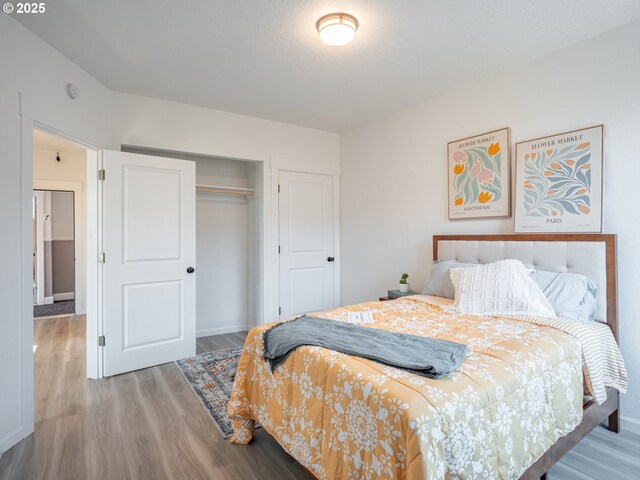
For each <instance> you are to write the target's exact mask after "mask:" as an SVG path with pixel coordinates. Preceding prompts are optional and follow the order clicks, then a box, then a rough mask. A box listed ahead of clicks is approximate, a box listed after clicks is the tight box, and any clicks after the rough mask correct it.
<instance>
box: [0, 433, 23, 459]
mask: <svg viewBox="0 0 640 480" xmlns="http://www.w3.org/2000/svg"><path fill="white" fill-rule="evenodd" d="M23 438H24V437H23V435H22V426H20V427H18V428H16V429H15V430H14V431H13V432H11V433H10V434H9V435H7V436H6V437H4V438H3V439H2V440H0V456H2V454H3V453H4V452H6V451H7V450H9V449H10V448H11V447H13V446H14V445H15V444H16V443H18V442H19V441H20V440H22V439H23Z"/></svg>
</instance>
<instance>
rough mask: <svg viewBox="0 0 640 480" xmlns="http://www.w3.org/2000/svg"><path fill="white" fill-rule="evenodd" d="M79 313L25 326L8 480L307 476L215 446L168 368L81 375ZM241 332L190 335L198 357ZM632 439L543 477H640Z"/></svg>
mask: <svg viewBox="0 0 640 480" xmlns="http://www.w3.org/2000/svg"><path fill="white" fill-rule="evenodd" d="M84 323H85V322H84V317H80V316H79V317H74V316H69V317H60V318H52V319H38V320H36V321H35V330H34V338H35V343H36V345H38V348H37V350H36V352H35V378H36V430H35V433H34V434H33V435H32V436H30V437H29V438H27V439H25V440H23V441H22V442H21V443H19V444H18V445H16V446H15V447H13V448H12V449H10V450H9V451H7V452H6V453H5V454H4V455H3V456H2V458H0V480H8V479H11V480H13V479H52V480H63V479H78V480H93V479H99V480H103V479H120V480H124V479H138V478H139V479H153V480H156V479H216V480H217V479H234V480H236V479H241V480H244V479H247V480H250V479H293V478H304V479H307V478H309V476H308V474H307V473H306V471H305V470H304V469H303V468H302V467H300V466H299V465H298V464H297V463H296V462H295V461H294V460H293V459H292V458H291V457H290V456H289V455H287V454H286V453H285V452H284V451H283V450H282V448H281V447H280V446H279V445H278V444H277V443H276V442H275V441H274V440H273V439H272V438H271V437H270V436H269V435H268V434H267V433H266V432H265V431H264V430H262V429H258V430H257V431H256V435H255V438H254V440H253V441H252V442H251V444H250V445H247V446H238V445H230V444H229V443H228V442H226V441H225V440H223V439H222V438H221V437H220V435H219V433H218V432H217V430H216V429H215V427H214V426H213V425H212V423H211V420H210V418H209V417H208V415H207V413H206V412H205V411H204V409H203V408H202V406H201V405H200V403H199V402H198V400H197V399H196V397H195V395H193V393H192V392H191V390H190V389H189V387H188V386H187V384H186V382H185V381H184V379H183V378H182V376H181V374H180V373H179V371H178V369H177V368H176V367H175V365H173V364H172V363H170V364H166V365H160V366H158V367H153V368H148V369H145V370H140V371H137V372H133V373H128V374H125V375H120V376H117V377H113V378H108V379H103V380H87V379H86V378H85V327H84ZM244 338H245V334H239V333H236V334H227V335H219V336H215V337H206V338H200V339H198V343H197V351H198V353H202V352H207V351H212V350H219V349H224V348H232V347H238V346H242V344H243V343H244ZM639 452H640V436H635V435H632V434H630V433H628V432H622V433H620V434H618V435H616V434H614V433H611V432H609V431H607V430H605V429H604V428H598V429H596V430H594V432H592V433H591V435H589V436H588V437H587V438H585V439H584V440H583V441H582V442H581V443H580V444H579V445H578V446H577V447H576V448H575V449H574V450H573V451H571V452H570V453H569V454H568V455H567V456H566V457H565V458H564V459H563V460H562V461H561V462H560V463H559V464H557V465H556V466H555V467H554V468H553V470H551V472H550V478H552V479H554V480H560V479H562V480H602V479H606V480H617V479H637V478H640V453H639Z"/></svg>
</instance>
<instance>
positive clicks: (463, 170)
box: [447, 128, 511, 220]
mask: <svg viewBox="0 0 640 480" xmlns="http://www.w3.org/2000/svg"><path fill="white" fill-rule="evenodd" d="M509 134H510V132H509V129H508V128H503V129H501V130H495V131H493V132H488V133H483V134H482V135H476V136H475V137H469V138H463V139H461V140H456V141H454V142H449V145H448V149H447V156H448V164H447V165H448V172H449V220H455V219H461V218H478V217H508V216H509V215H511V199H510V198H509V193H510V186H509V180H510V179H509V150H510V146H509Z"/></svg>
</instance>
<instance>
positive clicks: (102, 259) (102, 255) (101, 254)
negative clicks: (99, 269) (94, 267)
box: [98, 252, 107, 263]
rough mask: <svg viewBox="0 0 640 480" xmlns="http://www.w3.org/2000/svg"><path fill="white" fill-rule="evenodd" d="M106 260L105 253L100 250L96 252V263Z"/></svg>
mask: <svg viewBox="0 0 640 480" xmlns="http://www.w3.org/2000/svg"><path fill="white" fill-rule="evenodd" d="M106 261H107V256H106V255H105V253H104V252H100V253H99V254H98V263H104V262H106Z"/></svg>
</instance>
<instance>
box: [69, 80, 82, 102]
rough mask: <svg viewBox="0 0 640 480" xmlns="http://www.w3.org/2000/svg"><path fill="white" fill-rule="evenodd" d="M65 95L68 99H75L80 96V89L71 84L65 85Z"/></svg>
mask: <svg viewBox="0 0 640 480" xmlns="http://www.w3.org/2000/svg"><path fill="white" fill-rule="evenodd" d="M67 95H69V98H73V99H76V98H78V95H80V89H79V88H78V86H77V85H74V84H73V83H67Z"/></svg>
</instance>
